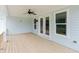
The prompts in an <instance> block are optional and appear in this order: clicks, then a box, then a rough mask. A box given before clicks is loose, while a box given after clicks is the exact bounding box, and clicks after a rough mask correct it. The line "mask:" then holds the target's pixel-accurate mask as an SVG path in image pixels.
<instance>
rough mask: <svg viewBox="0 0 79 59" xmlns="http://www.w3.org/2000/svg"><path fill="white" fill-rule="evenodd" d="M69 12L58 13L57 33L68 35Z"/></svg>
mask: <svg viewBox="0 0 79 59" xmlns="http://www.w3.org/2000/svg"><path fill="white" fill-rule="evenodd" d="M66 20H67V12H62V13H57V14H56V33H58V34H62V35H66V31H67V30H66V23H67V22H66Z"/></svg>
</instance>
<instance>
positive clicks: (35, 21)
mask: <svg viewBox="0 0 79 59" xmlns="http://www.w3.org/2000/svg"><path fill="white" fill-rule="evenodd" d="M36 23H37V20H36V19H34V29H37V26H36V25H37V24H36Z"/></svg>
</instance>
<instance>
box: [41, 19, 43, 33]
mask: <svg viewBox="0 0 79 59" xmlns="http://www.w3.org/2000/svg"><path fill="white" fill-rule="evenodd" d="M40 33H43V18H40Z"/></svg>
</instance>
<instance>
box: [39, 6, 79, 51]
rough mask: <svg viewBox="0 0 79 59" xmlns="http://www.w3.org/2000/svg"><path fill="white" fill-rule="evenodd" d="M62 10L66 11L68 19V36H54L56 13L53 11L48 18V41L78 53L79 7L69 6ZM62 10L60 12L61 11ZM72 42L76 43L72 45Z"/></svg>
mask: <svg viewBox="0 0 79 59" xmlns="http://www.w3.org/2000/svg"><path fill="white" fill-rule="evenodd" d="M63 10H68V18H67V35H68V36H61V35H56V27H55V14H54V13H55V12H58V11H55V12H52V14H50V15H49V16H50V36H49V37H50V40H51V41H55V42H57V43H59V44H61V45H63V46H66V47H69V48H72V49H74V50H77V51H79V6H71V7H69V8H67V9H63ZM63 10H60V11H63ZM45 16H47V15H44V16H42V17H43V18H45ZM39 17H40V16H39ZM38 19H39V18H38ZM38 27H39V26H38ZM37 33H38V32H37ZM38 34H39V33H38ZM43 37H44V36H43ZM73 41H77V43H73Z"/></svg>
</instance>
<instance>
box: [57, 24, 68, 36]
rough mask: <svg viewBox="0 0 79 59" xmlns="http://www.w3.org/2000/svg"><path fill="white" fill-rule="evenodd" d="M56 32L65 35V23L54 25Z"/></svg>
mask: <svg viewBox="0 0 79 59" xmlns="http://www.w3.org/2000/svg"><path fill="white" fill-rule="evenodd" d="M56 33H58V34H62V35H66V25H56Z"/></svg>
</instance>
